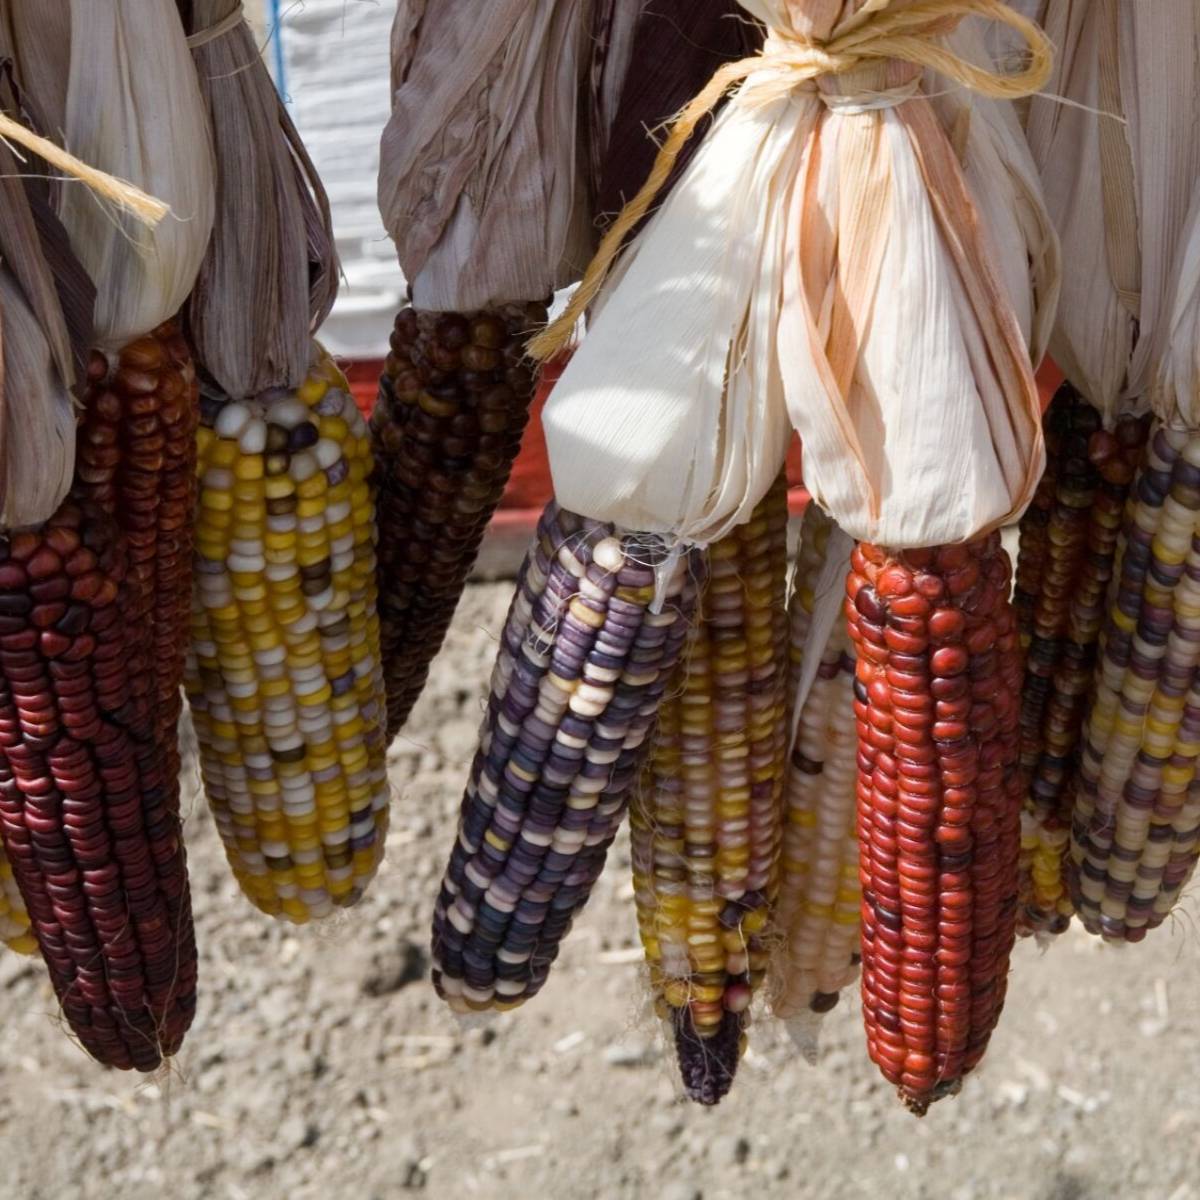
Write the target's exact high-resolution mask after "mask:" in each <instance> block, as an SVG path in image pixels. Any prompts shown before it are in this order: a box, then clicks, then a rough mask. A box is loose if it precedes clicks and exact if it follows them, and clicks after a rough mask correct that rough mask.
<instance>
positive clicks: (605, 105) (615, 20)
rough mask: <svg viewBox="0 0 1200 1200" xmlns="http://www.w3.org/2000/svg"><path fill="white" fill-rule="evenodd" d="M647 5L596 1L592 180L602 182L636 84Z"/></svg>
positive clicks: (640, 0) (703, 1)
mask: <svg viewBox="0 0 1200 1200" xmlns="http://www.w3.org/2000/svg"><path fill="white" fill-rule="evenodd" d="M723 2H724V0H722V3H723ZM648 3H649V0H593V8H592V54H591V88H590V93H589V97H590V103H591V111H590V115H589V131H590V133H589V137H588V148H589V152H590V156H591V177H592V179H593V180H598V179H600V177H601V173H602V171H603V169H604V161H605V157H606V156H607V154H608V149H609V137H610V135H611V132H612V129H613V126H614V124H615V123H616V120H617V113H618V111H619V110H620V107H621V104H622V103H623V101H624V96H625V90H626V83H627V82H628V83H630V84H631V85H633V86H636V84H637V78H636V76H635V77H634V78H633V79H632V80H630V79H629V68H630V65H631V63H632V62H633V58H634V46H635V42H636V38H637V35H638V30H639V26H640V25H641V21H642V14H643V13H644V12H645V11H646V8H647V5H648ZM707 3H709V0H700V2H699V3H696V0H691V2H690V3H689V7H690V8H694V9H695V8H698V9H703V8H705V7H706V5H707ZM693 94H694V93H693Z"/></svg>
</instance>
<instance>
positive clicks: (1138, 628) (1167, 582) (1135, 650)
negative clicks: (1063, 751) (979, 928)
mask: <svg viewBox="0 0 1200 1200" xmlns="http://www.w3.org/2000/svg"><path fill="white" fill-rule="evenodd" d="M1198 754H1200V433H1196V432H1190V431H1187V430H1180V429H1173V428H1170V427H1166V426H1162V425H1158V426H1156V428H1155V430H1154V432H1153V435H1152V437H1151V440H1150V444H1149V446H1148V447H1147V450H1146V455H1145V459H1144V464H1143V466H1142V468H1141V470H1140V472H1139V474H1138V477H1137V479H1136V481H1135V483H1134V488H1133V496H1132V497H1131V500H1130V506H1129V511H1128V515H1127V518H1126V521H1125V526H1124V529H1123V531H1122V534H1121V538H1120V543H1119V550H1118V564H1117V587H1116V592H1115V596H1114V598H1113V599H1112V601H1111V604H1110V607H1109V610H1108V617H1107V620H1106V622H1105V627H1104V632H1103V634H1102V636H1101V640H1100V661H1099V664H1098V666H1097V670H1096V678H1095V684H1094V694H1093V698H1092V703H1091V707H1090V710H1089V712H1088V717H1087V721H1086V723H1085V726H1084V731H1083V755H1082V760H1081V763H1080V767H1079V772H1078V783H1077V787H1076V792H1075V797H1074V807H1073V809H1072V821H1071V845H1070V863H1069V867H1068V883H1069V885H1070V894H1071V900H1072V902H1073V903H1074V905H1075V908H1076V910H1077V911H1078V913H1079V916H1080V919H1081V920H1082V922H1083V924H1084V927H1085V928H1086V929H1088V930H1089V931H1090V932H1092V933H1097V934H1099V935H1101V936H1102V937H1103V938H1105V939H1106V940H1109V941H1116V942H1121V941H1127V942H1136V941H1140V940H1141V939H1142V938H1143V937H1145V935H1146V933H1147V931H1148V930H1150V929H1153V928H1154V927H1155V926H1157V925H1159V924H1161V923H1162V922H1163V921H1164V920H1165V919H1166V917H1167V915H1168V914H1169V913H1170V912H1171V909H1172V908H1173V907H1174V905H1175V902H1176V901H1177V900H1178V898H1179V894H1180V892H1181V890H1182V888H1183V886H1184V884H1185V883H1187V881H1188V879H1189V878H1190V877H1191V875H1192V872H1193V870H1194V869H1195V865H1196V859H1197V855H1198V853H1200V784H1198V783H1197V779H1196V757H1197V755H1198Z"/></svg>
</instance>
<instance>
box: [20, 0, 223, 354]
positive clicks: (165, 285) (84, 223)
mask: <svg viewBox="0 0 1200 1200" xmlns="http://www.w3.org/2000/svg"><path fill="white" fill-rule="evenodd" d="M59 2H61V0H59ZM39 7H41V6H39ZM70 11H71V59H70V82H69V86H68V89H67V101H66V118H65V121H64V127H65V144H66V145H67V146H68V147H69V148H70V150H71V152H72V153H74V154H75V155H77V156H78V157H79V158H81V159H83V160H84V161H85V162H87V163H89V164H90V165H92V166H94V167H97V168H99V169H100V170H103V171H107V172H109V173H111V174H113V175H116V176H118V177H119V178H121V179H127V180H129V181H130V182H131V183H134V184H136V185H137V186H138V187H140V188H142V189H143V190H144V191H146V192H149V193H150V195H152V196H155V197H158V198H159V199H161V200H163V201H165V202H166V203H167V204H169V205H170V207H171V212H170V214H169V215H168V216H167V218H166V219H165V220H164V221H162V222H161V223H160V224H159V225H157V226H156V227H154V228H153V229H150V228H146V227H145V226H143V225H142V224H139V223H138V222H137V221H136V220H135V219H134V218H132V217H130V216H127V215H124V214H119V213H115V212H113V211H112V210H111V209H109V208H106V207H105V206H104V205H103V204H102V203H101V202H99V201H98V200H97V199H96V197H95V196H94V195H92V193H91V192H89V191H88V190H87V189H86V188H84V187H82V186H79V185H74V184H70V185H66V186H64V187H62V189H61V192H60V202H59V216H60V218H61V219H62V222H63V224H64V225H65V226H66V229H67V231H68V233H69V234H70V237H71V245H72V248H73V249H74V251H75V253H76V254H77V255H78V257H79V259H80V261H81V262H82V263H83V264H84V266H85V267H86V268H87V271H88V274H89V275H91V277H92V279H93V280H94V281H95V283H96V285H97V289H98V294H97V298H96V341H97V344H98V345H99V346H100V347H101V348H106V349H117V348H119V347H121V346H122V345H124V344H126V343H127V342H129V341H131V340H132V339H133V338H135V337H137V336H139V335H141V334H143V333H146V332H147V331H148V330H151V329H155V328H157V327H158V326H159V325H160V324H162V322H163V321H164V320H166V319H167V318H168V317H171V316H173V315H175V313H177V312H178V310H179V308H180V306H181V305H182V304H183V301H184V300H185V299H186V297H187V295H188V293H189V292H190V291H191V290H192V285H193V284H194V282H195V280H196V273H197V271H198V270H199V268H200V263H201V261H202V260H203V258H204V254H205V251H206V249H207V246H208V239H209V235H210V233H211V232H212V225H213V210H214V203H215V198H214V186H215V185H214V168H213V156H212V143H211V140H210V137H209V132H208V122H207V119H206V117H205V113H204V104H203V100H202V99H201V96H200V89H199V87H198V86H197V83H196V75H195V72H194V71H193V70H192V64H191V59H190V56H189V54H188V49H187V44H186V42H185V40H184V33H183V27H182V25H181V24H180V21H179V15H178V13H177V12H176V10H175V5H174V3H173V0H105V2H104V3H102V4H97V3H96V2H95V0H70Z"/></svg>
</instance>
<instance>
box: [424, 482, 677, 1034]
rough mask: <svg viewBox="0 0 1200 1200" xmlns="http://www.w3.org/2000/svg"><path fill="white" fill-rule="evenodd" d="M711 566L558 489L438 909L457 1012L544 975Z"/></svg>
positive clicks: (443, 980) (604, 840)
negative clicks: (602, 519) (632, 531)
mask: <svg viewBox="0 0 1200 1200" xmlns="http://www.w3.org/2000/svg"><path fill="white" fill-rule="evenodd" d="M700 566H701V560H700V558H699V556H698V555H697V554H695V553H691V554H684V555H682V556H680V557H679V558H678V560H677V561H672V560H671V559H670V558H669V557H668V556H667V554H666V552H665V550H664V547H663V545H662V542H661V539H659V538H656V537H651V536H638V535H626V536H624V537H622V536H621V535H619V534H617V533H616V532H615V531H614V530H613V528H612V526H610V525H604V524H601V523H599V522H596V521H589V520H585V519H583V518H581V517H577V516H575V515H574V514H572V513H568V512H565V511H564V510H562V509H560V508H559V507H558V506H557V505H555V504H553V503H552V504H550V505H549V506H548V507H547V509H546V511H545V513H544V514H543V515H542V518H541V521H540V523H539V525H538V534H537V540H536V543H535V545H534V547H533V548H532V549H531V551H530V552H529V554H528V555H527V556H526V559H525V562H524V564H523V565H522V567H521V572H520V576H519V580H518V585H517V592H516V595H515V596H514V598H513V603H512V607H511V608H510V610H509V613H508V618H507V620H506V622H505V627H504V633H503V635H502V638H501V646H500V653H499V656H498V658H497V660H496V665H495V668H494V670H493V673H492V683H491V696H490V698H489V700H488V707H487V713H486V715H485V717H484V722H483V728H482V733H481V740H480V744H479V749H478V751H477V752H476V754H475V760H474V762H473V764H472V766H471V777H470V781H469V783H468V785H467V789H466V794H465V795H464V797H463V802H462V811H461V814H460V817H459V826H458V837H457V839H456V840H455V844H454V850H453V852H452V853H451V855H450V862H449V866H448V867H447V870H446V874H445V876H444V878H443V880H442V885H441V890H440V892H439V894H438V898H437V904H436V907H435V909H434V920H433V981H434V985H435V986H436V987H437V990H438V994H439V995H440V996H442V997H443V999H445V1000H446V1001H447V1002H448V1003H449V1004H450V1006H451V1007H452V1008H454V1009H455V1010H456V1011H459V1012H467V1011H472V1010H486V1009H492V1008H495V1009H508V1008H513V1007H515V1006H517V1005H519V1004H521V1003H523V1002H524V1001H526V1000H528V999H530V998H531V997H532V996H534V995H535V994H536V993H537V992H538V990H539V989H540V988H541V987H542V985H543V984H544V983H545V981H546V978H547V976H548V974H549V972H550V967H551V965H552V964H553V962H554V960H555V958H556V957H557V956H558V951H559V948H560V946H561V944H562V940H563V938H564V937H565V936H566V934H567V931H568V930H569V929H570V927H571V922H572V921H573V919H574V917H575V914H576V913H578V912H579V911H580V910H581V909H582V908H583V906H584V905H585V904H586V903H587V899H588V896H589V894H590V892H591V889H592V886H593V884H594V883H595V881H596V879H597V878H598V877H599V875H600V871H601V869H602V868H603V866H604V859H605V856H606V854H607V852H608V847H609V845H610V844H611V843H612V840H613V838H614V837H615V836H616V832H617V829H618V827H619V825H620V823H621V819H622V817H623V816H624V814H625V808H626V806H627V805H628V803H629V800H630V797H631V794H632V792H633V789H634V786H635V783H636V780H637V778H638V774H639V771H640V770H641V767H642V765H643V762H644V760H645V757H646V754H647V752H648V750H649V746H650V742H649V739H650V735H651V733H652V731H653V729H654V725H655V721H656V720H657V717H658V711H659V705H660V703H661V701H662V697H663V693H664V691H665V690H666V687H667V684H668V681H669V680H670V678H671V676H672V673H673V671H674V669H675V667H676V665H677V663H678V662H679V658H680V655H681V653H682V651H683V647H684V643H685V641H686V638H687V632H688V627H689V624H690V622H691V618H692V614H693V611H694V607H695V603H696V593H697V582H696V579H695V576H696V575H697V572H698V570H699V568H700ZM657 568H661V570H656V569H657ZM656 574H666V575H668V576H669V578H668V579H667V580H666V582H665V583H663V584H662V596H663V603H662V606H661V610H660V611H657V612H656V611H654V608H655V605H654V600H655V592H656Z"/></svg>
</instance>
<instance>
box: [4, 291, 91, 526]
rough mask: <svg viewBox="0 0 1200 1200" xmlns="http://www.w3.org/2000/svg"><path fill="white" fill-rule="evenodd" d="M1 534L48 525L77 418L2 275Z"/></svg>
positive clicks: (71, 456) (45, 347) (37, 329)
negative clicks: (46, 522)
mask: <svg viewBox="0 0 1200 1200" xmlns="http://www.w3.org/2000/svg"><path fill="white" fill-rule="evenodd" d="M0 352H2V355H3V375H2V377H0V396H2V398H3V399H2V411H0V445H3V448H4V463H3V476H2V477H3V491H2V494H0V505H2V507H0V527H3V528H5V529H14V528H19V527H21V526H24V525H33V524H36V523H38V522H40V521H44V520H46V519H47V518H48V517H49V516H50V515H51V514H52V513H53V512H54V510H55V509H56V508H57V507H58V505H59V503H60V502H61V501H62V499H63V497H64V496H65V495H66V494H67V490H68V489H69V488H70V486H71V476H72V471H73V466H74V462H75V412H74V409H73V408H72V405H71V397H70V395H69V394H68V392H67V389H66V387H65V386H64V385H63V383H62V379H61V376H60V375H59V373H58V370H57V368H56V366H55V362H54V357H53V355H52V354H51V351H50V345H49V343H48V342H47V341H46V338H45V337H44V336H43V334H42V328H41V325H40V324H39V323H38V320H37V318H36V317H35V316H34V315H33V313H32V312H31V310H30V308H29V306H28V304H26V302H25V297H24V296H23V295H22V293H21V289H20V288H19V287H18V286H17V284H16V283H15V281H14V280H13V277H12V276H11V275H10V274H9V272H8V270H7V268H0Z"/></svg>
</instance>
